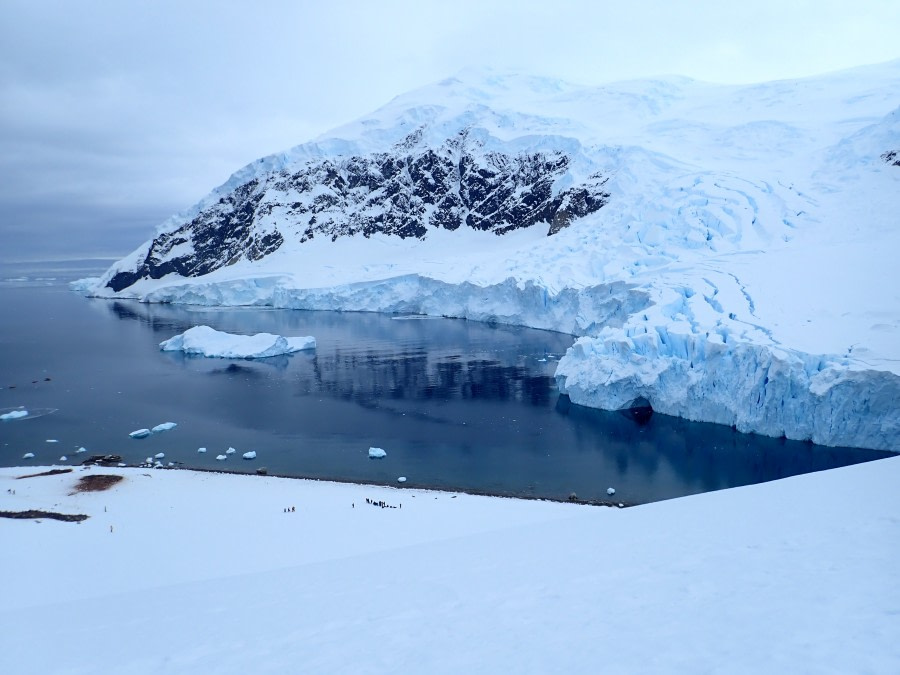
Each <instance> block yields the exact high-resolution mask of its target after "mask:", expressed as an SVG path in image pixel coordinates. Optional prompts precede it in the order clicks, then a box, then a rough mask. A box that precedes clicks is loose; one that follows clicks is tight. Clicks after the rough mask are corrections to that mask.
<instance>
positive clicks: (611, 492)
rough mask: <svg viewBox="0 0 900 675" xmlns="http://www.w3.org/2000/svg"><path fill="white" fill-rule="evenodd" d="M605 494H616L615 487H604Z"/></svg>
mask: <svg viewBox="0 0 900 675" xmlns="http://www.w3.org/2000/svg"><path fill="white" fill-rule="evenodd" d="M606 494H608V495H610V496H612V495H614V494H616V489H615V488H606Z"/></svg>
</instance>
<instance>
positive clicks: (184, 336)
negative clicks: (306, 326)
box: [159, 326, 316, 359]
mask: <svg viewBox="0 0 900 675" xmlns="http://www.w3.org/2000/svg"><path fill="white" fill-rule="evenodd" d="M159 348H160V349H161V350H163V351H165V352H177V351H181V352H184V353H185V354H193V355H197V356H206V357H211V358H220V359H264V358H267V357H269V356H280V355H282V354H292V353H294V352H299V351H301V350H304V349H315V348H316V339H315V338H314V337H312V336H311V335H307V336H305V337H283V336H281V335H273V334H272V333H257V334H256V335H234V334H232V333H224V332H222V331H218V330H215V329H214V328H210V327H209V326H194V327H193V328H190V329H188V330H186V331H185V332H184V333H181V334H180V335H176V336H175V337H172V338H169V339H168V340H164V341H163V342H160V343H159Z"/></svg>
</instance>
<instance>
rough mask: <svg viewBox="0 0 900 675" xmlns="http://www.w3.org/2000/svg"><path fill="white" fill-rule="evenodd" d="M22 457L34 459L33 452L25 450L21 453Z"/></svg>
mask: <svg viewBox="0 0 900 675" xmlns="http://www.w3.org/2000/svg"><path fill="white" fill-rule="evenodd" d="M22 459H34V453H33V452H26V453H25V454H24V455H22Z"/></svg>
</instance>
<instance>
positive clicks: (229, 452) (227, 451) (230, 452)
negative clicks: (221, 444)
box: [225, 448, 237, 455]
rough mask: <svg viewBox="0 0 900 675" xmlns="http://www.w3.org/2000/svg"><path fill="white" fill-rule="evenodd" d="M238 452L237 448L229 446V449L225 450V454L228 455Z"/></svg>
mask: <svg viewBox="0 0 900 675" xmlns="http://www.w3.org/2000/svg"><path fill="white" fill-rule="evenodd" d="M236 452H237V450H235V449H234V448H228V449H227V450H226V451H225V454H226V455H233V454H234V453H236Z"/></svg>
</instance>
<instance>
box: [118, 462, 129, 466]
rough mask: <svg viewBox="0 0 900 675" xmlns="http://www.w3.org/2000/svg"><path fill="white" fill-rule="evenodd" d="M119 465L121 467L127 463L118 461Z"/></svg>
mask: <svg viewBox="0 0 900 675" xmlns="http://www.w3.org/2000/svg"><path fill="white" fill-rule="evenodd" d="M119 466H121V467H126V466H128V465H127V464H126V463H125V462H119Z"/></svg>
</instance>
